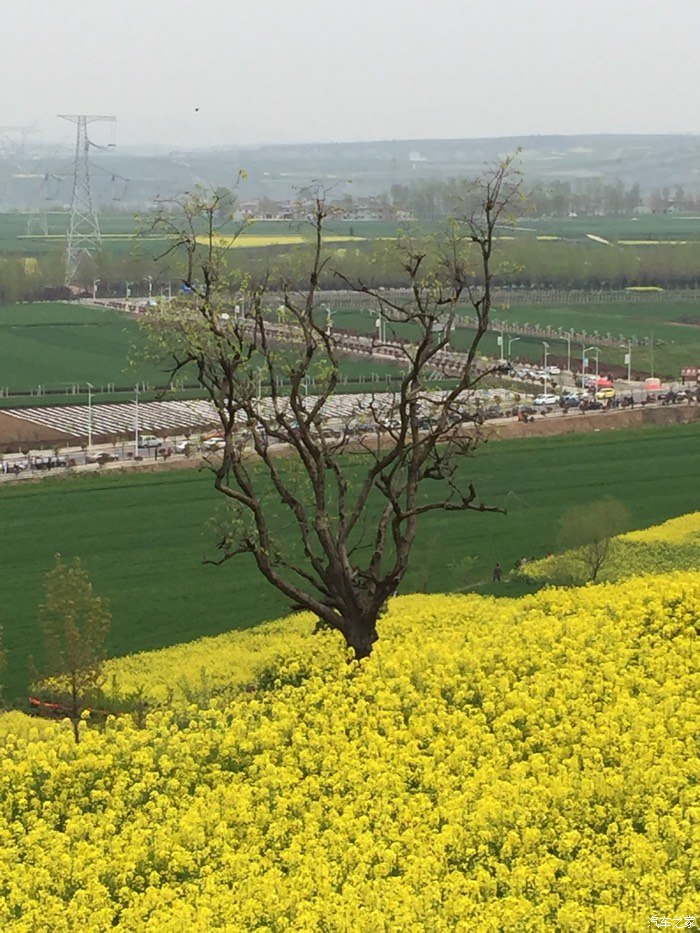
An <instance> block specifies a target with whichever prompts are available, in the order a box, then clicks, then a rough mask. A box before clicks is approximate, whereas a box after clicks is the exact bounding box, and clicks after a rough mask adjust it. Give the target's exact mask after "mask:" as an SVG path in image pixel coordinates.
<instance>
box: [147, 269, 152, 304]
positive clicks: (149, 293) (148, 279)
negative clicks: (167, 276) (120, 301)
mask: <svg viewBox="0 0 700 933" xmlns="http://www.w3.org/2000/svg"><path fill="white" fill-rule="evenodd" d="M146 279H147V281H148V300H149V301H150V300H151V298H153V276H152V275H148V276H146Z"/></svg>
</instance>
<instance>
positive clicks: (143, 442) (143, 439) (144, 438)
mask: <svg viewBox="0 0 700 933" xmlns="http://www.w3.org/2000/svg"><path fill="white" fill-rule="evenodd" d="M162 443H163V442H162V441H161V440H160V438H158V437H156V436H155V434H142V435H141V436H140V437H139V447H146V448H148V449H149V450H152V449H153V448H154V447H160V446H161V444H162Z"/></svg>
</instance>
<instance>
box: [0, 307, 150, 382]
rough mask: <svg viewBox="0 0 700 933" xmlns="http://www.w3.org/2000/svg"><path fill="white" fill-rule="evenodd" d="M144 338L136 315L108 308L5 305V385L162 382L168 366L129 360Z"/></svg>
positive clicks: (0, 369)
mask: <svg viewBox="0 0 700 933" xmlns="http://www.w3.org/2000/svg"><path fill="white" fill-rule="evenodd" d="M139 336H140V334H139V327H138V324H137V323H136V321H134V320H133V318H130V317H128V316H127V315H125V314H123V313H121V312H119V311H115V310H112V309H109V308H105V309H101V308H99V309H98V308H89V307H85V306H83V305H69V304H60V303H52V302H46V303H39V304H19V305H4V306H0V386H2V387H9V389H10V391H12V392H20V391H21V392H24V391H29V390H30V389H34V388H35V387H36V386H39V385H42V386H47V387H50V388H51V387H53V388H55V387H60V386H68V385H73V384H77V383H85V382H91V383H93V385H95V386H97V387H98V388H99V387H101V386H104V385H106V384H107V383H115V384H116V385H118V386H128V385H134V384H135V383H136V382H139V381H146V382H149V383H153V384H154V385H162V384H163V383H164V381H165V377H164V373H163V367H160V366H158V365H157V364H145V363H143V362H140V363H139V364H138V365H136V366H135V367H133V368H132V367H131V365H130V363H129V360H130V358H131V357H132V356H133V352H132V348H133V347H134V346H135V344H137V343H138V342H139Z"/></svg>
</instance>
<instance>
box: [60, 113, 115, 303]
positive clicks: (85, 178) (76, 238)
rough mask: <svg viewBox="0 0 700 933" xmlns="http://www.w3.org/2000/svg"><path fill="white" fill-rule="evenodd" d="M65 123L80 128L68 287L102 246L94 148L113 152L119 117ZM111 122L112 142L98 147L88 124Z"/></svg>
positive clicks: (88, 117) (78, 117)
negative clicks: (95, 193) (92, 163)
mask: <svg viewBox="0 0 700 933" xmlns="http://www.w3.org/2000/svg"><path fill="white" fill-rule="evenodd" d="M59 116H60V117H61V119H62V120H70V122H71V123H75V124H77V132H76V137H75V158H74V160H73V197H72V198H71V206H70V226H69V228H68V247H67V249H66V285H70V283H71V282H72V281H73V278H74V277H75V274H76V272H77V271H78V266H79V265H80V259H81V257H82V256H85V255H87V256H89V255H91V254H92V253H94V252H96V251H97V250H98V249H99V248H100V245H101V239H100V225H99V223H98V221H97V212H96V211H95V205H94V204H93V200H92V187H91V185H90V146H93V147H94V148H95V149H111V148H112V147H113V146H114V141H113V134H114V128H115V124H116V122H117V118H116V117H109V116H104V115H101V116H91V115H88V114H81V115H69V114H64V113H61V114H59ZM98 121H103V122H104V121H108V122H110V123H111V124H112V126H111V129H112V139H111V140H110V142H109V144H108V145H107V146H98V145H97V143H94V142H93V141H92V140H91V139H90V137H89V136H88V131H87V128H88V124H89V123H97V122H98Z"/></svg>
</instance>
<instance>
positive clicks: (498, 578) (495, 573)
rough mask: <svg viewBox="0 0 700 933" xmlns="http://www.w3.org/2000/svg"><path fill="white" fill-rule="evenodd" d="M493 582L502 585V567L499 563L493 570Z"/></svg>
mask: <svg viewBox="0 0 700 933" xmlns="http://www.w3.org/2000/svg"><path fill="white" fill-rule="evenodd" d="M493 582H494V583H500V582H501V565H500V564H498V563H497V564H496V566H495V567H494V568H493Z"/></svg>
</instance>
